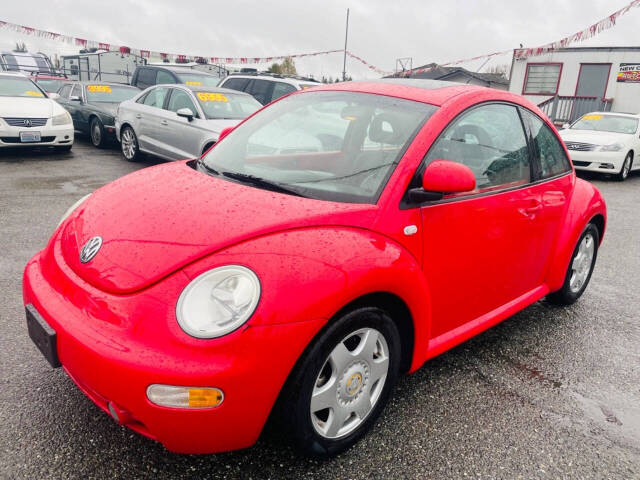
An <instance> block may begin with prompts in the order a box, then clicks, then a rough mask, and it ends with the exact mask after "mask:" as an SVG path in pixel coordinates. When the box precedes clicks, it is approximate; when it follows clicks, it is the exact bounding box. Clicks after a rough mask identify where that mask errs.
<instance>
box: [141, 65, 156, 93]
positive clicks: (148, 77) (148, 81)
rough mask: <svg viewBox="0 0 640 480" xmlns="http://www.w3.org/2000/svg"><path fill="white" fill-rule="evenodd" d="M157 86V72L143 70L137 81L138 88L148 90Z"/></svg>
mask: <svg viewBox="0 0 640 480" xmlns="http://www.w3.org/2000/svg"><path fill="white" fill-rule="evenodd" d="M155 84H156V70H154V69H152V68H141V69H140V71H139V72H138V78H137V79H136V86H138V87H139V88H143V89H144V88H147V87H150V86H151V85H155Z"/></svg>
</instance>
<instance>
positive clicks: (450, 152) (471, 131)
mask: <svg viewBox="0 0 640 480" xmlns="http://www.w3.org/2000/svg"><path fill="white" fill-rule="evenodd" d="M437 159H442V160H451V161H454V162H459V163H462V164H464V165H466V166H467V167H469V168H470V169H471V170H472V171H473V173H474V174H475V177H476V190H475V191H474V192H471V193H478V192H482V191H484V190H495V189H497V188H499V187H510V186H516V185H522V184H526V183H529V182H530V181H531V169H530V165H529V149H528V147H527V140H526V137H525V135H524V130H523V129H522V122H521V121H520V115H519V114H518V111H517V109H516V107H515V106H511V105H504V104H490V105H485V106H481V107H477V108H474V109H472V110H470V111H468V112H467V113H464V114H462V116H460V117H458V118H457V119H455V120H454V121H453V122H452V123H451V124H450V125H449V126H448V127H447V128H446V129H445V131H444V133H443V134H441V136H440V138H438V140H436V142H435V143H434V144H433V146H432V147H431V149H430V150H429V153H428V154H427V158H426V165H428V164H429V163H431V162H432V161H434V160H437Z"/></svg>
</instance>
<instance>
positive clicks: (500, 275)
mask: <svg viewBox="0 0 640 480" xmlns="http://www.w3.org/2000/svg"><path fill="white" fill-rule="evenodd" d="M437 159H444V160H451V161H454V162H459V163H462V164H464V165H466V166H468V167H469V168H470V169H471V170H472V171H473V172H474V175H475V177H476V189H475V190H473V191H472V192H466V193H463V194H453V195H445V197H444V198H443V199H442V200H439V201H435V202H431V203H428V204H426V205H424V206H422V207H420V210H421V217H422V228H423V271H424V275H425V277H426V281H427V284H428V285H429V288H430V298H431V302H432V327H431V337H432V338H434V337H441V336H442V337H441V338H440V339H441V340H442V339H446V338H448V336H449V335H456V334H458V333H459V331H457V332H454V331H455V330H456V329H463V330H464V329H466V328H469V325H468V324H469V322H473V321H481V320H483V319H486V318H487V316H492V315H495V314H496V313H498V311H500V309H501V308H505V306H506V305H507V304H508V303H509V302H512V301H514V300H516V299H518V298H519V297H522V296H524V295H526V294H527V293H530V292H532V291H533V290H534V289H536V288H537V287H539V286H540V281H541V280H540V279H541V277H542V271H543V268H544V266H543V265H540V264H539V263H538V262H537V256H536V251H537V249H538V247H539V244H540V241H539V237H538V233H539V230H540V224H539V219H540V212H541V209H542V203H541V196H540V193H539V192H537V191H536V190H535V188H534V187H533V186H532V182H533V177H532V168H531V152H530V149H529V144H528V142H527V137H526V136H525V131H524V128H523V123H522V120H521V117H520V114H519V112H518V109H517V107H515V106H514V105H510V104H505V103H495V104H482V105H480V106H476V107H474V108H471V109H469V110H467V111H465V112H463V113H462V114H461V115H459V116H458V117H456V118H455V119H454V120H453V121H452V122H451V123H450V125H449V126H448V127H447V128H446V129H445V130H444V131H443V133H442V134H441V135H440V137H439V138H438V139H437V140H436V142H434V144H433V145H432V147H431V148H430V149H429V152H428V153H427V155H426V157H425V160H424V162H423V166H422V167H421V170H422V171H424V168H425V167H426V165H428V164H429V163H431V162H432V161H434V160H437Z"/></svg>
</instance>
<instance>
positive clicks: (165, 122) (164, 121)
mask: <svg viewBox="0 0 640 480" xmlns="http://www.w3.org/2000/svg"><path fill="white" fill-rule="evenodd" d="M160 125H169V122H167V121H166V120H162V121H161V122H160Z"/></svg>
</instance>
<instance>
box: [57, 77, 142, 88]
mask: <svg viewBox="0 0 640 480" xmlns="http://www.w3.org/2000/svg"><path fill="white" fill-rule="evenodd" d="M66 80H68V79H66ZM68 83H79V84H80V85H84V86H87V85H108V86H110V87H127V88H133V89H134V90H139V88H138V87H134V86H133V85H127V84H126V83H118V82H100V81H95V82H90V81H88V80H81V81H78V80H68Z"/></svg>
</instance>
